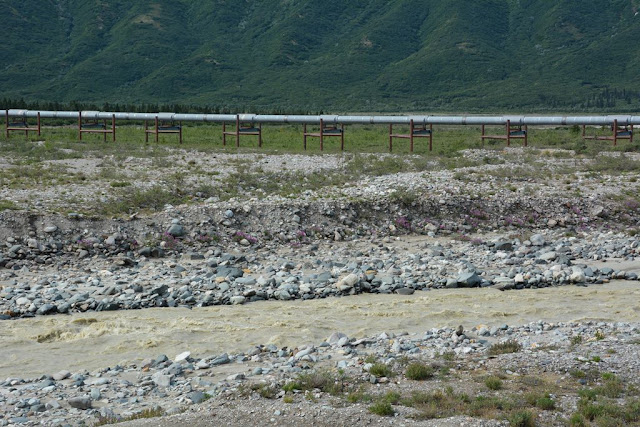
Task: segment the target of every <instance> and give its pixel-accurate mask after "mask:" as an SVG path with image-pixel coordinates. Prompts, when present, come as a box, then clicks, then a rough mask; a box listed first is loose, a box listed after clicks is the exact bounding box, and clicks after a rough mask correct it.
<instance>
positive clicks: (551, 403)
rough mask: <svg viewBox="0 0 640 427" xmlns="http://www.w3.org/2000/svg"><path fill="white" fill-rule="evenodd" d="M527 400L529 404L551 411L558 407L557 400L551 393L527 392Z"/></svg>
mask: <svg viewBox="0 0 640 427" xmlns="http://www.w3.org/2000/svg"><path fill="white" fill-rule="evenodd" d="M525 400H526V401H527V403H528V404H529V405H531V406H535V407H536V408H540V409H543V410H545V411H551V410H553V409H555V407H556V402H555V400H553V399H552V398H551V395H549V393H544V394H543V393H535V392H534V393H527V394H525Z"/></svg>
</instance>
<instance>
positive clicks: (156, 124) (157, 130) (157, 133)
mask: <svg viewBox="0 0 640 427" xmlns="http://www.w3.org/2000/svg"><path fill="white" fill-rule="evenodd" d="M155 128H156V143H157V142H158V135H160V132H159V130H160V126H158V116H156V120H155Z"/></svg>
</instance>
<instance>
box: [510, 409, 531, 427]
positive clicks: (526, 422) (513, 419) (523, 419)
mask: <svg viewBox="0 0 640 427" xmlns="http://www.w3.org/2000/svg"><path fill="white" fill-rule="evenodd" d="M508 420H509V423H510V424H511V425H512V426H513V427H535V425H536V423H535V419H534V417H533V414H532V413H531V411H517V412H514V413H512V414H511V415H509V417H508Z"/></svg>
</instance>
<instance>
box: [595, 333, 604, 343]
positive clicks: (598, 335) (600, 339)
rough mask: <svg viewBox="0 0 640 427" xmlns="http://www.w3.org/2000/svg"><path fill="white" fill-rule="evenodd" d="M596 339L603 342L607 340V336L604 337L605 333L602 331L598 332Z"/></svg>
mask: <svg viewBox="0 0 640 427" xmlns="http://www.w3.org/2000/svg"><path fill="white" fill-rule="evenodd" d="M595 337H596V339H597V340H598V341H602V340H603V339H604V338H605V336H604V332H602V331H596V334H595Z"/></svg>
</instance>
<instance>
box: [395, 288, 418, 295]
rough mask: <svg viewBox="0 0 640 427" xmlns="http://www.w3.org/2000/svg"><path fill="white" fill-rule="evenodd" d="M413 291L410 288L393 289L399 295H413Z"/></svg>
mask: <svg viewBox="0 0 640 427" xmlns="http://www.w3.org/2000/svg"><path fill="white" fill-rule="evenodd" d="M414 292H415V290H414V289H411V288H398V289H396V290H395V293H397V294H399V295H413V293H414Z"/></svg>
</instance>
